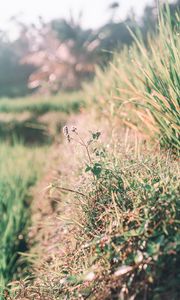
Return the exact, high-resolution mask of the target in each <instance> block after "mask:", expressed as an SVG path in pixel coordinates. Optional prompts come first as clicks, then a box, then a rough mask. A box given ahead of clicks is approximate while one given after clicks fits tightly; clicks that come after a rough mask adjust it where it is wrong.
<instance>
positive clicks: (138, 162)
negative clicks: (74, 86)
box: [0, 7, 180, 300]
mask: <svg viewBox="0 0 180 300" xmlns="http://www.w3.org/2000/svg"><path fill="white" fill-rule="evenodd" d="M173 24H174V22H172V20H171V16H170V14H169V9H168V7H167V9H166V12H165V14H164V15H162V14H161V12H160V13H159V30H158V32H157V34H156V35H154V36H149V37H148V45H147V46H145V45H144V42H143V40H142V39H141V35H140V34H139V35H138V34H137V35H134V39H135V42H134V45H133V46H132V47H131V48H125V49H124V50H123V51H122V52H121V53H117V54H115V55H114V59H113V61H112V62H111V63H110V64H109V66H108V68H107V69H106V70H102V69H98V70H97V75H96V78H95V80H94V82H93V84H89V85H88V86H86V87H85V88H84V91H83V93H81V94H80V97H76V96H75V95H68V96H65V95H63V96H62V98H61V97H60V96H57V97H55V98H52V99H51V100H50V101H49V100H48V99H45V100H41V99H39V100H38V99H34V100H30V99H26V100H24V99H21V100H17V102H16V101H14V100H13V101H12V100H11V101H9V100H2V102H1V103H0V111H1V114H2V119H3V118H4V119H3V122H4V124H5V122H6V125H4V131H0V134H1V136H2V137H3V136H9V135H10V132H11V128H13V130H12V131H13V132H15V133H17V132H18V130H17V131H16V130H14V128H15V127H12V125H10V126H9V128H10V129H9V131H6V130H8V129H7V128H8V126H7V124H12V122H14V119H13V118H15V119H16V121H15V122H16V123H18V124H24V123H23V122H25V127H26V128H27V127H28V126H29V125H28V124H29V120H33V122H36V125H35V126H34V128H36V129H35V130H36V134H37V136H38V138H37V139H36V140H37V142H38V141H39V142H40V136H39V131H38V130H37V128H39V129H41V130H42V131H41V134H42V136H44V135H46V133H47V132H48V130H49V128H50V127H49V126H50V124H52V120H53V121H55V126H57V128H58V130H57V131H56V130H55V132H56V133H55V136H57V135H59V133H60V131H61V129H62V126H63V124H65V121H67V122H68V125H67V126H65V127H64V130H63V132H64V135H65V137H64V141H63V139H62V136H61V147H60V148H58V150H57V161H56V177H57V178H56V180H55V181H53V182H48V189H47V190H48V191H47V195H46V197H44V199H43V200H44V202H42V203H44V204H43V206H44V208H43V209H44V210H43V213H42V216H41V224H43V225H42V226H41V232H40V235H38V238H39V240H38V241H37V240H36V245H35V246H34V247H32V249H31V251H32V252H31V251H30V253H34V252H33V251H35V253H36V260H34V263H33V271H32V270H31V275H32V277H33V280H30V279H29V280H24V281H23V280H22V281H21V282H20V285H18V293H17V294H16V295H15V294H13V297H14V298H15V299H18V300H19V299H24V297H25V298H26V299H29V300H31V299H33V298H34V299H36V298H37V299H43V300H45V299H47V300H61V299H71V300H74V299H82V300H84V299H90V300H97V299H98V300H111V299H115V300H129V299H131V300H141V299H144V300H178V299H179V298H180V288H179V282H180V269H179V266H180V260H179V258H180V221H179V220H180V202H179V195H180V190H179V179H180V176H179V164H178V163H179V161H178V159H179V149H180V136H179V129H180V117H179V116H180V115H179V104H180V103H179V95H180V77H179V70H180V54H179V48H180V39H179V33H180V32H179V28H180V26H179V24H180V16H179V14H178V13H177V14H176V24H177V26H175V27H173ZM84 98H86V99H87V103H86V109H85V112H84V110H81V107H82V100H81V99H84ZM74 99H75V100H74ZM66 100H67V101H66ZM59 101H60V102H59ZM57 110H58V111H59V112H58V115H56V117H55V115H54V112H55V113H57ZM76 112H81V114H79V115H77V116H76V118H75V117H74V113H76ZM21 113H28V114H30V115H28V117H27V116H26V115H25V117H24V118H25V119H23V121H22V119H21V117H22V116H20V115H19V114H21ZM59 113H60V114H59ZM3 114H5V115H3ZM10 114H13V117H12V118H10V119H9V120H8V121H7V116H10ZM69 115H70V116H69ZM72 115H73V118H72ZM67 116H68V119H67ZM28 118H29V119H28ZM33 118H34V119H33ZM49 118H50V120H51V121H50V122H49V121H48V120H49ZM61 118H62V119H63V122H62V119H61ZM59 119H61V122H60V124H59V125H57V122H58V120H59ZM12 120H13V121H12ZM24 120H25V121H24ZM33 122H32V123H33ZM30 123H31V122H30ZM32 123H31V124H32ZM33 124H35V123H33ZM69 124H71V125H73V127H71V126H69ZM74 125H77V128H76V126H74ZM23 126H24V125H23ZM38 126H39V127H38ZM41 126H45V127H41ZM53 126H54V125H53ZM31 128H32V126H31ZM94 129H95V130H94ZM97 129H98V130H97ZM0 130H1V129H0ZM32 135H33V136H34V133H33V134H32ZM25 136H27V132H26V131H25ZM101 136H102V140H101ZM16 137H17V135H16ZM14 140H15V139H14V138H11V140H10V141H9V144H5V145H2V146H1V148H2V150H1V153H2V156H1V157H2V159H1V164H2V170H3V168H4V171H3V172H2V174H5V175H2V177H0V179H1V181H2V188H1V190H2V192H1V193H2V196H1V198H2V200H0V201H1V202H2V204H1V202H0V204H1V205H2V209H1V210H2V211H4V214H3V217H2V218H1V220H2V221H0V222H2V225H1V224H0V225H1V228H2V231H0V232H1V236H2V238H1V240H2V241H3V246H2V247H3V249H5V250H4V252H2V254H1V256H0V259H1V260H2V267H1V277H0V278H1V285H2V287H4V286H5V284H6V283H7V282H8V281H9V280H10V279H12V277H13V275H14V274H15V273H16V272H15V271H14V269H13V268H12V265H13V266H15V268H16V266H17V265H16V264H14V262H15V261H16V259H17V252H18V251H19V247H21V246H20V244H21V243H20V241H19V239H18V237H19V235H20V236H21V234H22V229H23V228H24V227H25V224H26V220H25V219H27V218H26V217H25V216H26V214H29V210H27V209H25V207H26V206H27V202H26V199H27V194H28V188H29V186H30V185H32V184H33V182H34V181H35V178H36V177H37V175H38V173H39V170H41V166H40V167H39V164H40V165H41V164H42V162H43V161H44V159H45V158H44V156H43V155H41V154H42V153H43V151H44V150H43V149H44V148H43V147H42V143H39V144H38V143H37V144H38V146H39V147H38V149H36V148H32V147H31V148H28V147H27V146H26V147H25V146H20V145H16V146H13V143H14ZM18 140H19V137H18ZM27 140H28V141H29V142H30V143H29V144H30V145H31V146H32V144H33V142H32V139H31V135H30V138H29V136H28V139H27ZM28 141H27V142H28ZM52 141H53V140H52ZM52 141H51V142H52ZM46 143H47V145H48V142H47V141H45V144H46ZM27 144H28V143H27ZM1 148H0V149H1ZM39 154H40V157H41V159H40V160H38V157H39ZM22 157H23V159H22ZM24 158H25V159H24ZM15 160H16V162H14V161H15ZM32 160H33V164H32ZM36 160H37V163H36ZM8 166H9V167H8ZM12 166H14V167H12ZM29 166H30V167H29ZM6 174H7V175H6ZM17 199H19V201H17ZM35 200H36V199H35ZM14 203H15V204H14ZM48 205H51V206H52V213H51V214H50V215H49V210H46V206H47V207H48ZM13 207H14V210H17V211H18V213H14V211H13ZM37 207H38V206H37ZM34 209H35V210H36V206H35V208H34ZM47 216H48V218H47ZM24 217H25V219H24ZM12 224H13V225H12ZM33 226H34V228H35V231H36V232H38V230H39V227H38V226H39V225H38V224H36V222H34V224H33ZM44 241H45V242H44ZM14 247H15V248H14ZM7 249H8V250H7ZM36 251H37V252H36ZM13 253H15V257H14V256H13V255H12V254H13ZM38 253H40V254H38ZM29 255H30V254H29ZM38 255H39V256H38ZM9 257H12V262H11V260H9ZM19 295H22V297H21V296H19Z"/></svg>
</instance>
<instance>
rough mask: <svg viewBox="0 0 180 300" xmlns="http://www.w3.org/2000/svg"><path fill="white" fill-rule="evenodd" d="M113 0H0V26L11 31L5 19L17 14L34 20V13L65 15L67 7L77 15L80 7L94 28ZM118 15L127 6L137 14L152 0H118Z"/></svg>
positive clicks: (121, 15) (47, 17) (122, 15)
mask: <svg viewBox="0 0 180 300" xmlns="http://www.w3.org/2000/svg"><path fill="white" fill-rule="evenodd" d="M112 2H113V0H29V1H28V0H4V1H3V0H0V29H5V28H8V29H9V30H10V31H11V32H12V33H13V27H12V26H10V25H9V22H8V21H9V19H10V18H11V17H12V16H14V15H19V16H20V17H21V19H23V20H24V21H25V22H27V23H28V22H35V21H36V20H37V18H38V16H42V17H43V18H44V20H46V21H48V20H51V19H53V18H59V17H68V16H69V12H70V10H72V13H73V15H74V16H75V17H76V16H78V14H79V12H80V11H81V10H82V12H83V17H82V25H84V27H86V28H88V27H91V28H97V27H98V26H101V25H102V24H103V23H105V22H106V21H107V20H108V18H109V16H110V13H109V11H108V6H109V5H110V4H111V3H112ZM117 2H119V4H120V8H119V11H118V18H119V19H123V18H125V16H126V15H127V13H128V11H129V10H130V8H132V7H133V9H134V10H135V12H136V14H137V15H138V16H140V15H141V14H142V12H143V9H144V7H145V5H146V4H150V3H152V2H153V0H119V1H117Z"/></svg>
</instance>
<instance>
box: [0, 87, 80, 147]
mask: <svg viewBox="0 0 180 300" xmlns="http://www.w3.org/2000/svg"><path fill="white" fill-rule="evenodd" d="M83 105H84V104H83V101H82V94H80V93H74V94H66V95H65V94H59V95H58V96H51V97H41V96H37V95H36V96H34V97H31V98H22V99H1V100H0V137H1V140H8V141H10V142H11V143H13V140H14V139H15V140H20V141H23V142H24V143H26V144H32V143H34V144H46V143H49V144H50V143H52V142H53V141H54V139H55V136H56V135H57V134H58V133H59V130H60V129H61V128H62V126H63V124H64V120H65V119H66V118H67V115H69V114H70V113H77V112H79V111H80V110H81V108H82V107H83ZM52 123H53V128H52Z"/></svg>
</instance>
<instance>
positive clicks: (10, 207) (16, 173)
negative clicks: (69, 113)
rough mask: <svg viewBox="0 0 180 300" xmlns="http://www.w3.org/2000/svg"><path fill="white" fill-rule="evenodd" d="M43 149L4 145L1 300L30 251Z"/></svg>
mask: <svg viewBox="0 0 180 300" xmlns="http://www.w3.org/2000/svg"><path fill="white" fill-rule="evenodd" d="M42 153H43V152H42V149H41V150H38V149H35V148H34V149H31V148H26V147H25V146H23V145H21V144H15V145H14V146H9V145H8V144H1V145H0V169H1V173H0V248H1V251H0V299H3V296H2V291H3V290H4V288H5V286H6V284H7V283H8V282H9V281H10V280H12V278H13V277H16V276H15V274H16V275H17V273H18V272H19V273H21V271H22V270H21V267H22V265H21V264H19V263H18V257H19V255H18V252H19V251H22V252H23V251H25V249H26V233H27V232H26V230H27V224H29V218H30V210H29V205H30V193H29V188H30V187H31V186H32V185H34V184H35V182H36V180H37V178H38V176H39V175H40V173H41V169H42V160H41V159H40V158H42V157H43V155H42Z"/></svg>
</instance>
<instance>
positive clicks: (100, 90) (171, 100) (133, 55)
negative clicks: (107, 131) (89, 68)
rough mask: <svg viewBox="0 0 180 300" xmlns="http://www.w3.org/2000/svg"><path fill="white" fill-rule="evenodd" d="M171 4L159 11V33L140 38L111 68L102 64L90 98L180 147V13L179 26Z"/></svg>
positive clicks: (101, 107) (109, 113)
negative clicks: (173, 18) (163, 11)
mask: <svg viewBox="0 0 180 300" xmlns="http://www.w3.org/2000/svg"><path fill="white" fill-rule="evenodd" d="M172 24H173V20H172V19H171V16H170V13H169V9H168V7H167V8H166V12H165V13H164V14H162V13H161V12H160V13H159V29H158V34H157V35H156V36H149V38H148V45H147V46H145V45H144V43H143V40H142V38H141V36H140V35H134V34H133V36H134V40H135V43H134V45H133V46H132V47H131V48H130V49H128V48H125V49H124V50H123V51H122V52H121V53H117V54H115V56H114V60H113V61H112V62H111V63H110V65H109V67H108V68H107V70H105V71H102V70H100V69H99V70H97V76H96V78H95V81H94V85H93V86H91V87H87V89H86V91H87V93H89V97H90V99H91V100H90V101H92V99H94V101H95V103H96V106H97V108H99V110H100V112H101V113H103V114H104V116H105V117H106V118H108V119H110V121H111V122H113V120H114V119H115V118H119V120H120V121H123V122H124V123H125V124H126V125H128V126H130V127H134V126H136V127H137V128H138V129H139V130H140V131H144V132H146V133H147V134H148V135H150V136H153V137H156V138H158V139H159V140H160V143H161V144H163V145H165V146H166V147H170V148H171V147H173V148H175V149H180V136H179V130H180V115H179V107H180V102H179V95H180V72H179V70H180V54H179V49H180V39H179V34H180V14H179V12H177V13H176V26H175V27H173V25H172Z"/></svg>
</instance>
